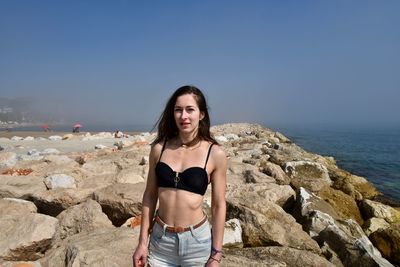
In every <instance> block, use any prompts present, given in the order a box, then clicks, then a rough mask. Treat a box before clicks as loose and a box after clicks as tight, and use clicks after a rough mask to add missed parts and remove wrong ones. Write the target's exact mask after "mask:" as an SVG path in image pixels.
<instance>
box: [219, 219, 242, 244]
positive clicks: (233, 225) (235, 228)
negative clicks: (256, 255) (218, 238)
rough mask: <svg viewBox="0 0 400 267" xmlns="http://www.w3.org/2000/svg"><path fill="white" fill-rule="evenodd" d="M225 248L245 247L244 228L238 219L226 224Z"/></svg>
mask: <svg viewBox="0 0 400 267" xmlns="http://www.w3.org/2000/svg"><path fill="white" fill-rule="evenodd" d="M223 246H224V247H243V240H242V227H241V226H240V222H239V220H238V219H231V220H229V221H227V222H225V230H224V240H223Z"/></svg>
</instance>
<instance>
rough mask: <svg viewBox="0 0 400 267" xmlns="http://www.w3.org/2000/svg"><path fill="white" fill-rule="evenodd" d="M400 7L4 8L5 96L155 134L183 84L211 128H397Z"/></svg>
mask: <svg viewBox="0 0 400 267" xmlns="http://www.w3.org/2000/svg"><path fill="white" fill-rule="evenodd" d="M399 12H400V2H397V1H380V2H378V1H351V2H347V1H335V2H326V1H321V2H316V1H314V2H311V1H310V2H307V1H301V2H294V1H293V2H281V1H276V2H266V1H252V2H247V3H244V2H240V1H219V2H214V1H202V2H183V1H168V2H158V3H154V2H152V3H149V2H146V3H144V2H130V1H121V2H116V3H112V4H111V3H110V2H106V1H71V2H54V1H40V2H31V1H1V2H0V36H2V41H1V42H0V57H1V58H2V60H1V61H0V91H1V93H0V97H6V98H18V97H23V98H27V99H30V100H31V103H32V110H34V111H35V112H38V113H41V114H44V115H47V116H49V117H52V118H56V119H59V120H63V121H65V122H75V121H79V122H81V123H82V124H92V125H94V124H105V123H108V124H110V123H114V124H130V125H134V124H138V125H153V124H154V123H155V122H156V121H157V119H158V117H159V115H160V113H161V111H162V110H163V108H164V105H165V103H166V101H167V99H168V97H169V96H170V95H171V94H172V93H173V91H174V90H175V89H176V88H178V87H180V86H182V85H185V84H193V85H195V86H197V87H199V88H200V89H202V90H203V92H204V93H205V95H206V97H207V100H208V105H209V107H210V115H211V121H212V124H221V123H225V122H257V123H261V124H263V125H266V126H267V127H268V126H269V125H272V126H274V125H302V124H304V125H360V126H362V125H400V116H399V115H398V114H400V105H399V103H398V102H399V99H400V90H399V89H400V88H399V87H400V86H399V85H400V75H399V74H398V72H399V70H400V52H399V47H400V30H399V27H398V26H399V25H400V17H399V16H398V14H399Z"/></svg>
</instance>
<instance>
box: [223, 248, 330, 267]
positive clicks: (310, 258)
mask: <svg viewBox="0 0 400 267" xmlns="http://www.w3.org/2000/svg"><path fill="white" fill-rule="evenodd" d="M221 266H226V267H243V266H248V267H271V266H274V267H299V266H307V267H334V266H335V265H333V264H332V263H330V262H329V261H327V260H326V259H325V258H323V257H321V256H319V255H318V254H315V253H313V252H311V251H305V250H298V249H294V248H289V247H279V246H270V247H257V248H243V249H225V258H223V259H222V261H221Z"/></svg>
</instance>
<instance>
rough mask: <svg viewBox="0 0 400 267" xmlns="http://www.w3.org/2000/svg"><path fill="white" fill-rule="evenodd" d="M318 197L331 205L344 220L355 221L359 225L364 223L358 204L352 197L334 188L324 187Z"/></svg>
mask: <svg viewBox="0 0 400 267" xmlns="http://www.w3.org/2000/svg"><path fill="white" fill-rule="evenodd" d="M318 196H319V197H320V198H322V199H323V200H325V201H326V202H327V203H329V204H330V205H331V206H332V208H333V209H334V210H335V211H336V213H337V214H338V215H339V218H340V219H342V220H347V219H353V220H355V221H356V222H357V223H358V224H359V225H362V224H363V223H364V220H363V218H362V216H361V213H360V210H359V209H358V206H357V203H356V201H355V200H354V198H352V197H351V196H349V195H347V194H345V193H343V192H342V191H340V190H336V189H334V188H332V187H324V188H323V189H321V190H320V191H319V192H318Z"/></svg>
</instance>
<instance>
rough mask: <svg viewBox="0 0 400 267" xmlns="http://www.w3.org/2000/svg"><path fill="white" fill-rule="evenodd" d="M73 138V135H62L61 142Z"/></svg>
mask: <svg viewBox="0 0 400 267" xmlns="http://www.w3.org/2000/svg"><path fill="white" fill-rule="evenodd" d="M73 138H74V135H73V134H65V135H63V137H62V140H70V139H73Z"/></svg>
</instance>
